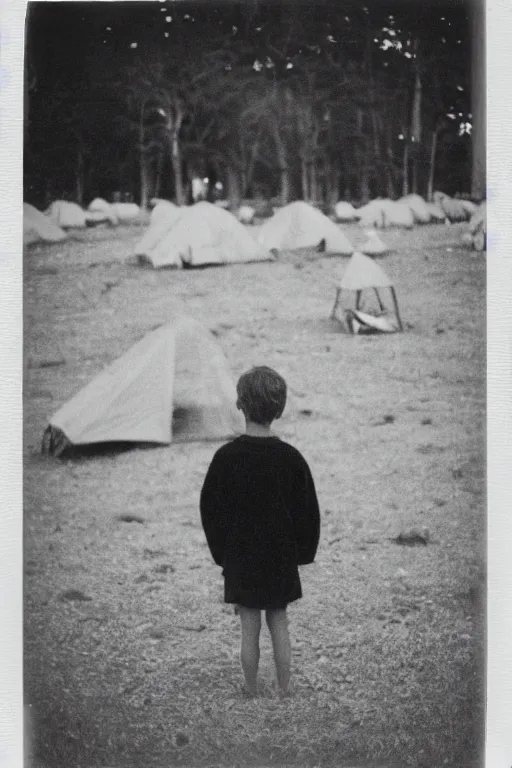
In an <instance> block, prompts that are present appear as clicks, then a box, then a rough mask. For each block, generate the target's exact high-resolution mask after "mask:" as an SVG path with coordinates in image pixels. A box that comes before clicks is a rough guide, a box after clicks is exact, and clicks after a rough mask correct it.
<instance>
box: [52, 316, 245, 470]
mask: <svg viewBox="0 0 512 768" xmlns="http://www.w3.org/2000/svg"><path fill="white" fill-rule="evenodd" d="M242 430H243V423H242V417H241V415H240V413H239V411H238V410H237V409H236V389H235V386H234V383H233V380H232V378H231V374H230V371H229V367H228V363H227V360H226V358H225V356H224V354H223V353H222V350H221V349H220V347H219V346H218V345H217V343H216V342H215V341H214V339H213V338H212V337H211V335H210V334H209V333H208V331H207V330H206V329H205V328H204V327H203V326H202V325H201V324H200V323H198V322H197V321H195V320H193V319H191V318H188V317H177V318H175V319H174V320H173V321H172V322H170V323H168V324H166V325H164V326H161V327H160V328H157V329H156V330H155V331H152V332H151V333H149V334H148V335H147V336H145V337H144V338H143V339H141V340H140V341H139V342H137V343H136V344H135V345H134V346H132V347H131V348H130V349H129V350H128V351H127V352H126V353H125V354H124V355H122V356H121V357H120V358H118V359H117V360H116V361H115V362H114V363H112V364H111V365H110V366H108V367H107V368H106V369H105V370H103V371H102V372H101V373H99V374H98V376H96V378H94V379H93V380H92V381H91V382H89V384H87V385H86V386H85V387H84V388H83V389H82V390H81V391H80V392H78V394H77V395H75V396H74V397H73V398H72V399H71V400H69V401H68V402H67V403H66V404H65V405H63V406H62V408H60V410H58V411H57V412H56V413H55V414H54V415H53V416H52V417H51V419H50V421H49V425H48V427H47V429H46V431H45V434H44V437H43V451H44V452H46V453H51V454H53V455H55V456H59V455H61V454H62V453H65V452H66V451H67V450H68V449H69V448H71V447H72V446H86V445H95V444H98V443H100V444H101V443H126V442H128V443H156V444H168V443H171V442H177V441H178V442H179V441H182V442H183V441H191V440H216V439H219V440H221V439H225V438H227V437H230V436H232V435H235V434H237V433H240V432H241V431H242Z"/></svg>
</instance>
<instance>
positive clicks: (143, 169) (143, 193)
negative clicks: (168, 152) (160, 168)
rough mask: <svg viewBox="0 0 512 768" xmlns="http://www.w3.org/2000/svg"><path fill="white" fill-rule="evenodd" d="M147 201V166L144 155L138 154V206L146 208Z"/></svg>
mask: <svg viewBox="0 0 512 768" xmlns="http://www.w3.org/2000/svg"><path fill="white" fill-rule="evenodd" d="M148 202H149V167H148V162H147V158H146V156H145V155H144V154H143V153H142V152H141V155H140V207H141V208H142V210H143V211H145V210H147V207H148Z"/></svg>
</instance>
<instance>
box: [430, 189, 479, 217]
mask: <svg viewBox="0 0 512 768" xmlns="http://www.w3.org/2000/svg"><path fill="white" fill-rule="evenodd" d="M434 202H435V203H436V204H437V205H438V206H439V207H440V208H441V209H442V211H443V212H444V214H445V216H446V218H447V219H449V221H452V222H455V221H469V219H470V218H471V212H470V206H468V205H467V204H466V203H467V201H465V200H459V199H457V198H456V197H450V196H449V195H445V194H444V192H434Z"/></svg>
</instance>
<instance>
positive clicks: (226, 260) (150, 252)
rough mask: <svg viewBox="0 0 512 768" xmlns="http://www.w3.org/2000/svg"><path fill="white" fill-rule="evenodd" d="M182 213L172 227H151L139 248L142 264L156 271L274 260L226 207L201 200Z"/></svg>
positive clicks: (180, 212)
mask: <svg viewBox="0 0 512 768" xmlns="http://www.w3.org/2000/svg"><path fill="white" fill-rule="evenodd" d="M155 210H156V209H155ZM178 210H179V216H177V218H176V220H175V221H174V223H172V225H171V226H170V227H166V228H164V227H163V224H162V226H161V229H159V230H158V232H157V233H156V234H155V230H153V232H151V225H150V228H149V230H148V231H147V232H146V235H145V236H144V238H143V239H142V241H141V242H140V243H139V244H138V246H137V248H136V255H137V256H139V260H140V261H142V262H148V263H149V264H151V265H152V266H153V267H156V268H161V267H174V268H181V267H183V266H186V267H198V266H204V265H209V264H235V263H239V262H249V261H270V260H272V258H273V257H272V254H271V253H270V252H269V251H267V250H266V249H265V248H264V247H262V246H261V245H260V244H258V243H257V242H256V241H255V240H254V238H253V237H251V235H250V234H249V233H248V232H247V231H246V229H245V228H244V227H243V225H242V224H240V222H239V221H238V220H237V219H236V218H235V216H233V214H231V213H229V212H228V211H225V210H224V209H223V208H219V207H217V206H216V205H212V203H207V202H206V201H201V202H199V203H195V204H194V205H192V206H190V207H183V208H180V209H178ZM159 224H160V222H159ZM155 227H156V225H155ZM162 230H163V231H162ZM160 233H161V234H160ZM157 234H158V235H160V237H159V238H158V239H157V237H156V235H157Z"/></svg>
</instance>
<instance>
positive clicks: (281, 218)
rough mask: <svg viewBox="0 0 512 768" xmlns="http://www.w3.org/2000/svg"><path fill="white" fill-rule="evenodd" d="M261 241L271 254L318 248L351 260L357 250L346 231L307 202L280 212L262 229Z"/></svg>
mask: <svg viewBox="0 0 512 768" xmlns="http://www.w3.org/2000/svg"><path fill="white" fill-rule="evenodd" d="M257 240H258V242H259V243H261V245H262V246H264V247H265V248H267V249H268V250H269V251H270V250H277V251H281V250H290V251H292V250H295V249H297V248H317V247H319V246H321V247H322V249H323V250H324V251H326V252H328V253H339V254H342V255H344V256H350V255H351V254H352V253H353V252H354V247H353V246H352V244H351V243H350V241H349V240H348V239H347V237H346V235H345V234H344V233H343V232H342V230H341V229H340V228H339V227H338V226H336V224H334V222H332V221H331V220H330V219H328V218H327V216H325V215H324V214H323V213H322V212H321V211H319V210H318V209H317V208H313V206H311V205H308V203H305V202H304V201H303V200H297V201H295V202H294V203H290V204H289V205H285V206H284V207H283V208H280V209H279V210H278V211H276V213H274V215H273V216H272V218H270V219H268V220H267V221H266V222H265V223H264V224H263V225H262V226H261V227H260V230H259V232H258V235H257Z"/></svg>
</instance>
